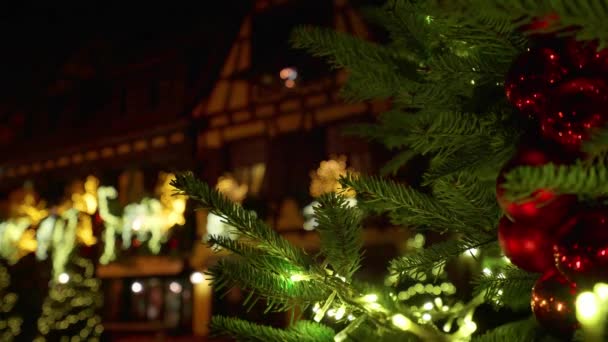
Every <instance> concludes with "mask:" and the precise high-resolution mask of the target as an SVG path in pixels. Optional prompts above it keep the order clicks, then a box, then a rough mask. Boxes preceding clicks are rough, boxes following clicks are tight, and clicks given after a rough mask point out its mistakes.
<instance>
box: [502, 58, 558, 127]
mask: <svg viewBox="0 0 608 342" xmlns="http://www.w3.org/2000/svg"><path fill="white" fill-rule="evenodd" d="M566 74H568V69H566V68H565V67H564V66H563V65H562V63H561V56H560V55H559V54H558V53H557V52H556V51H555V50H553V49H550V48H547V47H540V48H530V49H528V51H527V52H525V53H523V54H521V55H520V56H519V57H518V58H517V59H516V60H515V62H514V63H513V65H512V66H511V68H510V69H509V72H508V73H507V78H506V80H505V94H506V95H507V99H508V100H509V101H510V102H511V104H513V106H515V108H517V109H519V110H520V111H521V112H522V113H524V114H525V115H528V116H537V115H538V114H540V113H541V112H542V111H543V107H544V104H545V102H546V101H547V99H546V94H547V92H548V89H549V88H550V87H551V86H553V85H555V84H557V83H558V82H560V81H561V80H562V79H563V78H564V76H565V75H566Z"/></svg>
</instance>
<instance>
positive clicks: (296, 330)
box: [211, 316, 335, 342]
mask: <svg viewBox="0 0 608 342" xmlns="http://www.w3.org/2000/svg"><path fill="white" fill-rule="evenodd" d="M211 329H212V331H213V332H214V333H215V334H216V335H228V336H231V337H234V338H236V339H238V340H239V341H260V342H272V341H276V342H323V341H327V342H333V340H334V339H333V337H334V335H335V332H334V331H333V330H332V329H331V328H330V327H328V326H325V325H323V324H319V323H314V322H310V321H299V322H297V323H296V324H295V325H293V326H291V327H290V328H288V329H286V330H283V329H277V328H273V327H269V326H264V325H259V324H255V323H250V322H248V321H245V320H241V319H238V318H232V317H224V316H214V317H213V318H212V319H211Z"/></svg>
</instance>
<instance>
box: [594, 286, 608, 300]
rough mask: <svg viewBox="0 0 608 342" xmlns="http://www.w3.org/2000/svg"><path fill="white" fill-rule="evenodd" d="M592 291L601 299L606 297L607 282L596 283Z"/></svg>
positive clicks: (607, 293) (607, 295)
mask: <svg viewBox="0 0 608 342" xmlns="http://www.w3.org/2000/svg"><path fill="white" fill-rule="evenodd" d="M593 292H595V294H596V295H597V296H598V297H599V298H600V299H601V300H606V299H608V284H605V283H597V284H595V286H594V287H593Z"/></svg>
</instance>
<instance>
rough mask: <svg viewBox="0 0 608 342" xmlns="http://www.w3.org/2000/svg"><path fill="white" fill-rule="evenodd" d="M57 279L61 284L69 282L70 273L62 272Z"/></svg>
mask: <svg viewBox="0 0 608 342" xmlns="http://www.w3.org/2000/svg"><path fill="white" fill-rule="evenodd" d="M57 281H59V284H67V283H68V281H70V275H69V274H67V273H65V272H64V273H61V274H60V275H59V277H57Z"/></svg>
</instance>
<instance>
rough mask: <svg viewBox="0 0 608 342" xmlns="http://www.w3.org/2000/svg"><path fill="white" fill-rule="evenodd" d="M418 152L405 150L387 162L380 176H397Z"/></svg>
mask: <svg viewBox="0 0 608 342" xmlns="http://www.w3.org/2000/svg"><path fill="white" fill-rule="evenodd" d="M416 154H417V153H416V151H414V150H405V151H401V152H399V153H397V154H396V155H395V156H394V157H393V158H392V159H391V160H389V161H388V162H386V163H385V164H384V166H382V168H381V169H380V175H382V176H388V175H396V174H397V172H399V170H400V169H401V168H402V167H404V166H405V165H406V164H407V162H408V161H410V160H411V159H412V158H413V157H415V156H416Z"/></svg>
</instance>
